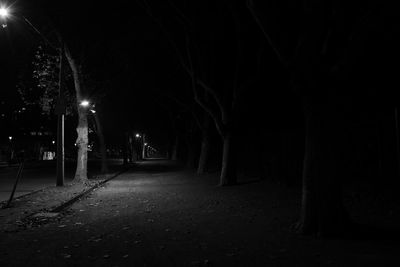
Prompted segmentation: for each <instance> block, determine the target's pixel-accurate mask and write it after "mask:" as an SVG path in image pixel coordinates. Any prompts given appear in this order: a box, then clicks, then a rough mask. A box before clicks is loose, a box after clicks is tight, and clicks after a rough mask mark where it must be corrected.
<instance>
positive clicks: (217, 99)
mask: <svg viewBox="0 0 400 267" xmlns="http://www.w3.org/2000/svg"><path fill="white" fill-rule="evenodd" d="M143 4H144V8H145V10H146V12H147V13H148V15H149V16H150V17H151V18H153V19H154V20H155V21H156V23H157V24H158V25H159V27H160V28H161V30H162V31H163V32H164V34H165V35H166V37H167V39H168V41H169V43H170V44H171V46H172V48H173V49H174V50H175V53H176V55H177V56H178V59H179V62H180V64H181V66H182V68H183V69H184V70H185V71H186V73H187V74H188V75H189V76H190V78H191V79H192V80H193V76H194V73H193V69H190V68H189V66H188V64H187V63H186V60H185V58H184V56H183V53H182V52H181V51H180V50H179V48H178V46H177V44H176V42H175V41H174V39H173V38H172V36H171V34H170V32H169V31H168V30H167V29H166V28H165V26H164V24H163V23H162V22H161V21H160V20H159V19H158V18H157V17H156V16H155V15H154V14H153V12H152V10H151V7H150V5H149V4H148V2H147V0H143ZM175 8H176V7H175ZM180 13H181V12H180ZM185 31H186V38H188V36H189V34H188V33H187V29H185ZM194 79H195V82H196V83H197V84H199V85H201V87H203V88H204V89H205V90H206V91H207V92H208V93H210V95H211V96H212V97H213V99H214V100H215V102H216V103H217V106H218V108H219V109H220V112H221V116H223V117H225V116H226V111H225V109H224V105H223V104H222V101H221V99H220V97H219V96H218V94H217V93H216V91H215V90H213V89H212V88H211V87H210V86H208V85H207V84H206V83H205V82H204V81H203V80H200V79H199V78H198V77H197V76H196V78H194ZM196 93H197V92H196ZM195 97H197V98H199V96H198V94H196V95H195ZM196 102H197V101H196ZM202 103H203V104H204V102H202ZM202 107H203V106H202ZM203 108H204V107H203ZM208 109H209V110H210V108H209V107H208ZM207 112H208V111H207Z"/></svg>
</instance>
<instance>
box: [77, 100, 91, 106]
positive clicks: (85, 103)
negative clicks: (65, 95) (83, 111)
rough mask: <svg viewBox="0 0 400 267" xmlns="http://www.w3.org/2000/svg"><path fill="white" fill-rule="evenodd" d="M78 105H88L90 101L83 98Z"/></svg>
mask: <svg viewBox="0 0 400 267" xmlns="http://www.w3.org/2000/svg"><path fill="white" fill-rule="evenodd" d="M79 105H81V106H82V107H88V106H89V105H90V102H89V101H87V100H83V101H82V102H81V103H80V104H79Z"/></svg>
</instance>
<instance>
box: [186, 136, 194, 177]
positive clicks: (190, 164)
mask: <svg viewBox="0 0 400 267" xmlns="http://www.w3.org/2000/svg"><path fill="white" fill-rule="evenodd" d="M192 139H193V138H190V139H189V140H188V141H189V142H188V143H187V159H186V168H187V169H194V161H195V157H196V151H195V147H194V144H193V141H194V140H192Z"/></svg>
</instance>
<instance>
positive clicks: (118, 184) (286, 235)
mask: <svg viewBox="0 0 400 267" xmlns="http://www.w3.org/2000/svg"><path fill="white" fill-rule="evenodd" d="M216 184H217V175H207V176H196V175H194V174H193V173H190V172H184V171H180V170H179V169H178V168H177V167H176V166H175V165H174V164H172V163H170V162H166V161H149V162H144V163H140V164H138V166H136V167H135V168H132V170H131V171H130V172H128V173H125V174H122V175H121V176H119V177H117V178H116V179H114V180H112V181H110V182H109V183H108V184H107V185H106V186H105V187H104V188H101V189H99V190H96V191H95V192H94V193H92V194H91V195H90V196H89V197H87V198H86V199H84V200H81V201H79V202H77V203H75V204H74V205H73V206H72V207H71V208H70V209H69V210H67V211H66V212H65V213H64V214H63V215H62V216H61V217H60V218H59V219H55V220H54V221H52V222H50V223H47V224H42V225H40V226H37V227H33V228H31V229H28V230H24V231H20V232H15V233H1V234H0V266H15V265H16V266H27V265H28V266H76V265H82V266H83V265H86V266H400V265H399V263H400V260H399V258H398V257H397V256H396V255H395V252H396V251H398V247H396V246H394V245H393V244H391V243H390V242H387V241H382V242H376V241H375V242H371V241H349V240H347V241H341V240H318V239H314V238H305V237H300V236H298V235H297V234H293V233H291V231H290V229H289V228H290V225H291V224H292V223H293V222H294V221H295V219H296V217H297V210H298V203H299V194H298V193H297V191H298V190H288V189H286V188H284V187H279V186H277V185H273V184H270V183H267V182H257V183H247V184H243V185H239V186H234V187H226V188H220V187H217V186H215V185H216ZM385 264H386V265H385Z"/></svg>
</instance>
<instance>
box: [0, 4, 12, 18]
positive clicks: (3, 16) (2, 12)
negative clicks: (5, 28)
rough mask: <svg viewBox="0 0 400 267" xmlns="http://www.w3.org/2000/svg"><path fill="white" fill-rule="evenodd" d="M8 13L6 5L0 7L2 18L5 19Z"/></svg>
mask: <svg viewBox="0 0 400 267" xmlns="http://www.w3.org/2000/svg"><path fill="white" fill-rule="evenodd" d="M9 14H10V12H8V8H6V7H3V6H2V7H0V17H1V18H2V19H6V18H7V17H8V15H9Z"/></svg>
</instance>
